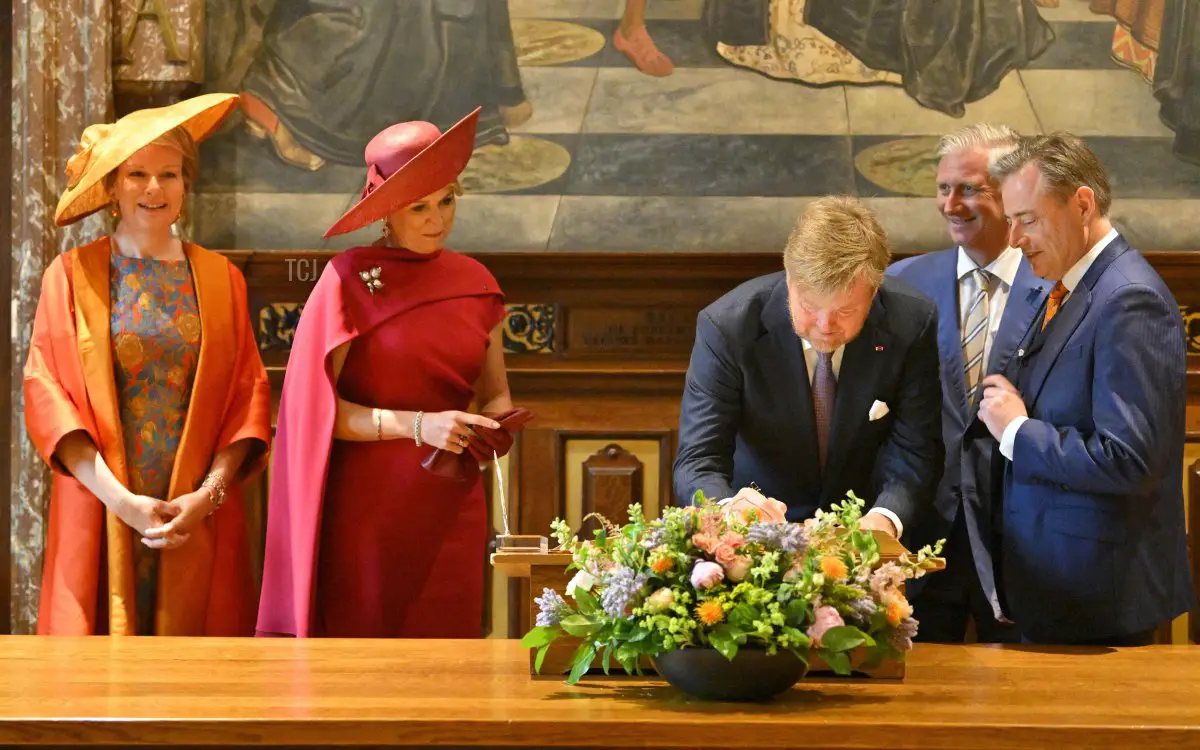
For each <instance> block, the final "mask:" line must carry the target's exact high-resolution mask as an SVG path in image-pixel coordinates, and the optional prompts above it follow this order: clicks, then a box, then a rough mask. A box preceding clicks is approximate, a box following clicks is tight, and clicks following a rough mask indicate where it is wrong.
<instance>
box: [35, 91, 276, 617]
mask: <svg viewBox="0 0 1200 750" xmlns="http://www.w3.org/2000/svg"><path fill="white" fill-rule="evenodd" d="M236 106H237V97H236V95H232V94H206V95H204V96H200V97H196V98H194V99H188V100H185V101H183V102H180V103H178V104H175V105H172V106H170V107H164V108H160V109H151V110H140V111H137V112H133V113H131V114H129V115H126V116H125V117H123V118H121V119H120V120H118V121H117V122H116V123H114V124H105V125H92V126H91V127H89V128H87V129H86V130H85V131H84V133H83V137H82V140H81V142H80V145H79V151H78V152H77V153H76V155H75V156H73V157H72V158H71V160H70V161H69V162H68V163H67V174H68V175H69V177H70V180H69V182H68V189H67V191H66V193H64V194H63V196H62V199H61V200H60V201H59V203H58V209H57V211H56V212H55V221H56V223H57V224H58V225H59V226H66V225H67V224H70V223H72V222H75V221H78V220H79V219H81V218H83V217H85V216H87V215H89V214H92V213H94V212H96V211H99V210H101V209H104V208H109V209H110V210H111V211H112V213H113V215H114V216H116V217H117V218H118V224H117V228H116V231H115V232H114V233H113V234H112V236H109V237H103V238H101V239H99V240H97V241H95V242H93V243H91V244H88V245H85V246H83V247H80V248H77V249H75V250H72V251H70V252H67V253H65V254H63V255H60V256H58V257H57V258H55V259H54V261H53V263H51V264H50V267H49V268H48V269H47V270H46V273H45V276H44V278H43V281H42V293H41V298H40V299H39V300H38V308H37V313H36V317H35V320H34V326H33V337H32V343H31V346H30V350H29V360H28V362H27V363H26V365H25V421H26V424H27V425H28V428H29V434H30V436H31V437H32V438H33V442H34V443H35V444H36V445H37V448H38V451H39V452H40V453H41V454H42V456H43V458H45V460H46V462H47V463H48V464H49V465H50V467H51V468H52V469H53V472H54V479H53V486H52V489H51V496H50V509H49V530H48V535H47V540H46V553H45V555H46V556H45V567H44V570H43V577H42V595H41V604H40V609H39V613H38V632H39V633H42V634H55V635H88V634H127V635H155V634H157V635H179V636H199V635H211V636H217V635H219V636H234V635H250V634H252V633H253V631H254V617H255V597H254V578H253V571H252V568H251V563H250V557H249V545H248V541H247V538H246V529H245V520H244V511H243V503H242V497H241V489H240V487H241V484H242V483H243V482H244V481H245V480H246V479H248V478H250V477H251V476H253V475H254V474H256V473H257V472H258V471H260V470H262V469H263V468H264V467H265V465H266V461H267V449H268V441H269V439H270V424H271V423H270V411H271V394H270V386H269V384H268V382H267V375H266V371H265V370H264V368H263V364H262V360H261V359H260V358H259V353H258V348H257V346H256V344H255V341H254V334H253V331H252V329H251V326H250V316H249V312H248V310H247V303H246V283H245V280H244V279H243V278H242V274H241V272H240V271H239V270H238V269H237V268H236V267H235V266H234V265H232V264H231V263H230V262H229V261H228V260H226V259H225V258H224V257H223V256H221V255H218V254H217V253H213V252H210V251H208V250H205V249H204V248H201V247H199V246H197V245H194V244H192V243H190V242H185V241H182V240H180V239H178V238H177V237H176V236H175V235H174V233H173V232H172V226H173V225H174V224H175V222H176V221H177V220H178V219H179V217H180V213H181V211H182V209H183V204H184V200H185V199H186V196H187V193H188V192H189V191H190V190H191V186H192V184H193V183H194V182H195V180H196V175H197V168H198V160H197V151H196V143H197V142H198V141H200V140H202V139H203V138H204V137H206V136H207V135H208V134H210V133H211V132H212V131H213V130H214V129H215V128H216V127H217V126H218V125H219V124H220V123H221V121H222V120H223V119H224V118H225V117H226V116H228V114H229V113H230V112H232V111H233V109H234V108H235V107H236Z"/></svg>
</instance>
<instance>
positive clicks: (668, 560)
mask: <svg viewBox="0 0 1200 750" xmlns="http://www.w3.org/2000/svg"><path fill="white" fill-rule="evenodd" d="M673 567H675V558H673V557H660V558H658V559H657V560H655V561H654V562H652V563H650V570H653V571H654V572H655V573H658V574H659V575H662V574H663V573H666V572H667V571H668V570H670V569H671V568H673Z"/></svg>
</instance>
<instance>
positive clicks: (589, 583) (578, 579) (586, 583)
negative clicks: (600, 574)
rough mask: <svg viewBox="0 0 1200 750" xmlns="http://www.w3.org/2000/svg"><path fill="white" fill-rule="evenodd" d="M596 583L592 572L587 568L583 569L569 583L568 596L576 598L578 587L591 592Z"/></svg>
mask: <svg viewBox="0 0 1200 750" xmlns="http://www.w3.org/2000/svg"><path fill="white" fill-rule="evenodd" d="M595 585H596V579H595V578H594V577H593V576H592V574H591V573H588V572H587V571H586V570H581V571H579V572H578V573H576V574H575V577H574V578H572V579H571V582H570V583H568V584H567V596H569V597H571V598H572V599H574V598H575V589H576V588H581V589H583V590H584V591H587V592H590V591H591V590H592V587H594V586H595Z"/></svg>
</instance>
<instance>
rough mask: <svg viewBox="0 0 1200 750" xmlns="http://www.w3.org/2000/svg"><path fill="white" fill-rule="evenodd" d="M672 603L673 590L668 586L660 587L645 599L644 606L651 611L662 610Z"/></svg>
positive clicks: (673, 599) (673, 601) (673, 598)
mask: <svg viewBox="0 0 1200 750" xmlns="http://www.w3.org/2000/svg"><path fill="white" fill-rule="evenodd" d="M674 603H675V592H673V591H671V589H668V588H661V589H659V590H658V591H655V592H654V593H653V594H651V595H650V596H649V598H647V599H646V608H647V609H649V610H650V611H651V612H662V611H663V610H665V609H666V608H667V607H669V606H671V605H672V604H674Z"/></svg>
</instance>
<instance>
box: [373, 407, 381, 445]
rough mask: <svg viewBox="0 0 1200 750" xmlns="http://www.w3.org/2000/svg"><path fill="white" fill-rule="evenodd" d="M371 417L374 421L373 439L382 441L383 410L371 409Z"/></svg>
mask: <svg viewBox="0 0 1200 750" xmlns="http://www.w3.org/2000/svg"><path fill="white" fill-rule="evenodd" d="M371 417H372V418H373V419H374V420H375V439H376V440H383V410H382V409H372V410H371Z"/></svg>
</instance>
